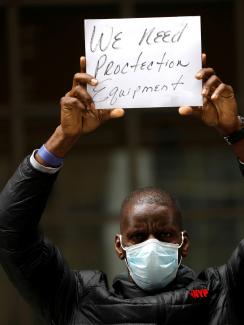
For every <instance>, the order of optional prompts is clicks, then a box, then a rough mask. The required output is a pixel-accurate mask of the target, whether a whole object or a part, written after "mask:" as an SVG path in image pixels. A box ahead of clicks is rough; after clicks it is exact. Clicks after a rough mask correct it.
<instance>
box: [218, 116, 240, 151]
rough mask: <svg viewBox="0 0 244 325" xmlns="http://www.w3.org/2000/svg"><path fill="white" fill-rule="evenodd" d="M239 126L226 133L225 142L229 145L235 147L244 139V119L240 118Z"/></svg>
mask: <svg viewBox="0 0 244 325" xmlns="http://www.w3.org/2000/svg"><path fill="white" fill-rule="evenodd" d="M238 121H239V123H238V126H237V127H236V128H234V129H232V131H231V132H228V133H227V132H226V133H225V134H223V135H224V140H225V141H226V142H227V143H228V144H229V145H234V144H236V143H238V142H240V141H241V140H243V139H244V118H243V117H241V116H238Z"/></svg>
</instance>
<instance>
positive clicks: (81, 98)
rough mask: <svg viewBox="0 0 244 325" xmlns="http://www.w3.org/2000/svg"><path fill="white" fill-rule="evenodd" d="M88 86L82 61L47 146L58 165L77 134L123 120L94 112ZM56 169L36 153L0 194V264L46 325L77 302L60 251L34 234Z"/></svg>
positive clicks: (63, 318) (65, 319)
mask: <svg viewBox="0 0 244 325" xmlns="http://www.w3.org/2000/svg"><path fill="white" fill-rule="evenodd" d="M88 83H89V84H91V85H95V84H96V80H94V79H93V78H92V77H91V76H89V75H87V74H86V73H85V58H81V72H79V73H77V74H76V75H75V76H74V79H73V86H72V89H71V90H70V92H68V93H67V94H66V95H65V97H63V98H62V100H61V123H60V125H59V126H58V127H57V128H56V130H55V131H54V133H53V135H52V136H51V137H50V139H48V140H47V142H46V144H45V146H46V149H47V150H48V151H49V153H50V154H51V155H53V157H54V158H56V161H59V160H60V158H63V157H65V155H66V154H67V153H68V152H69V151H70V150H71V148H72V147H73V146H74V144H75V142H76V141H77V140H78V138H79V136H80V135H81V134H83V133H88V132H91V131H93V130H94V129H95V128H97V127H98V126H99V125H100V124H101V123H103V122H104V121H106V120H108V119H110V118H115V117H120V116H122V115H123V110H121V109H118V110H116V109H115V110H107V111H99V110H95V107H94V104H93V102H92V99H91V97H90V96H89V95H88V93H87V91H86V85H87V84H88ZM44 158H45V157H44ZM38 163H39V164H38ZM54 167H57V166H54V165H52V163H51V164H50V161H46V160H45V159H43V156H42V155H39V153H38V151H37V152H36V153H35V154H33V155H32V157H31V158H30V156H28V157H27V158H25V160H24V161H23V162H22V163H21V164H20V166H19V167H18V169H17V171H16V172H15V174H14V175H13V176H12V178H11V179H10V180H9V182H8V183H7V185H6V186H5V188H4V189H3V191H2V193H1V195H0V263H1V264H2V266H3V268H4V269H5V271H6V273H7V274H8V276H9V278H10V280H11V281H12V282H13V284H14V285H15V286H16V287H17V289H18V290H19V292H20V293H21V294H22V295H23V296H24V297H25V299H26V300H27V301H28V302H29V303H30V304H31V305H32V306H34V307H35V308H36V309H38V310H39V311H40V312H41V314H42V316H44V318H45V319H46V321H47V322H48V323H55V324H68V323H69V320H70V319H71V317H72V310H73V307H74V304H75V301H76V285H77V283H76V277H75V274H74V273H73V272H72V271H71V270H70V268H69V267H68V265H67V264H66V263H65V261H64V259H63V257H62V255H61V254H60V253H59V251H58V249H57V248H56V247H55V246H54V245H52V243H50V242H49V241H48V240H47V239H45V238H44V237H43V235H42V234H41V233H40V231H39V229H38V224H39V221H40V218H41V215H42V213H43V211H44V209H45V206H46V203H47V200H48V197H49V193H50V191H51V189H52V186H53V183H54V182H55V179H56V176H57V170H58V169H59V168H54ZM61 311H62V312H61Z"/></svg>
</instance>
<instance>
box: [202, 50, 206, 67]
mask: <svg viewBox="0 0 244 325" xmlns="http://www.w3.org/2000/svg"><path fill="white" fill-rule="evenodd" d="M206 63H207V54H206V53H202V65H203V66H204V67H205V65H206Z"/></svg>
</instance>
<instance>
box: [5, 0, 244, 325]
mask: <svg viewBox="0 0 244 325" xmlns="http://www.w3.org/2000/svg"><path fill="white" fill-rule="evenodd" d="M182 15H200V16H201V17H202V46H203V51H205V52H206V53H207V55H208V64H209V65H211V66H213V67H214V68H215V70H216V72H217V74H218V75H219V76H221V78H222V79H223V80H224V81H225V82H226V83H229V84H231V85H233V87H234V89H235V91H236V94H237V98H238V103H239V107H240V111H242V112H243V107H244V63H243V62H244V61H243V57H244V42H243V35H244V1H243V0H150V1H149V0H123V1H122V0H5V2H4V0H0V171H1V172H0V186H1V188H2V187H3V186H4V184H5V182H6V181H7V179H8V178H9V176H10V175H11V174H12V172H13V171H14V169H15V168H16V166H17V165H18V163H19V162H20V161H21V159H22V158H23V157H24V156H25V155H26V154H28V153H30V152H31V151H32V150H33V148H38V147H39V146H40V145H41V144H42V143H43V142H44V141H45V140H46V139H47V137H48V136H49V135H50V134H51V132H52V130H53V129H54V128H55V127H56V125H57V124H58V123H59V99H60V98H61V97H62V96H63V95H64V94H65V93H66V92H67V91H68V90H69V89H70V87H71V82H72V77H73V74H74V73H75V72H77V71H78V70H79V56H80V55H82V54H84V37H83V20H84V19H87V18H121V17H153V16H182ZM243 113H244V112H243ZM145 185H156V186H160V187H162V188H166V189H168V190H170V191H172V192H174V193H175V194H176V195H177V196H178V198H179V200H180V203H181V206H182V209H183V214H184V217H185V228H186V229H187V230H188V231H189V233H190V236H191V241H192V247H191V255H190V256H189V258H187V260H186V261H185V263H186V264H188V265H189V266H191V267H193V268H194V269H195V270H196V271H200V270H201V269H203V268H206V267H207V266H210V265H219V264H222V263H224V262H225V261H226V260H227V259H228V257H229V255H230V254H231V252H232V250H233V249H234V247H235V246H236V245H237V243H238V242H239V241H240V239H241V238H242V237H243V236H244V216H243V214H244V203H243V189H244V186H243V180H242V179H241V177H240V173H239V170H238V166H237V163H236V161H235V159H234V156H233V154H232V153H231V150H230V148H229V147H228V146H227V145H226V144H224V142H223V140H222V139H221V137H220V136H219V135H218V134H217V133H216V132H215V131H214V130H212V129H210V128H207V127H205V126H203V125H202V124H201V123H200V122H198V121H196V120H194V119H192V118H181V117H180V116H178V114H177V109H174V108H171V109H147V110H145V109H137V110H131V111H129V112H127V114H126V117H124V118H123V119H121V120H118V121H111V122H109V123H107V124H106V125H104V126H103V127H101V128H100V129H99V130H97V132H95V133H93V134H91V135H88V136H84V137H82V139H81V140H80V141H79V143H78V144H77V145H76V147H75V148H74V150H73V152H72V153H71V154H70V155H69V157H67V159H66V160H65V166H64V169H63V171H62V172H61V174H60V176H59V179H58V181H57V184H56V187H55V189H54V191H53V193H52V196H51V198H50V201H49V205H48V208H47V210H46V212H45V215H44V217H43V220H42V228H43V229H44V230H45V232H46V234H47V235H48V236H49V237H50V238H51V239H52V240H53V241H54V242H55V243H56V244H57V245H58V247H59V248H60V249H61V251H62V252H63V254H64V255H65V257H66V259H67V260H68V261H69V263H70V265H71V267H72V268H75V269H102V270H104V271H105V272H107V274H108V276H109V280H110V282H111V281H112V278H113V276H114V275H115V274H116V273H117V272H121V271H123V270H124V266H123V264H122V263H121V262H120V261H119V260H117V259H116V257H115V253H114V250H113V240H114V234H115V233H117V232H118V214H119V207H120V203H121V201H122V199H123V198H124V196H125V195H126V194H127V193H128V192H129V191H130V190H131V189H134V188H136V187H138V186H145ZM0 324H1V325H40V324H43V322H42V321H41V320H40V319H39V318H38V317H37V316H36V315H34V314H33V313H32V311H31V310H30V308H29V306H28V305H27V304H25V302H24V301H23V300H22V298H21V297H20V296H19V294H18V293H17V292H16V290H15V289H14V288H13V286H12V285H11V284H10V282H9V281H8V279H7V277H6V275H5V274H4V272H3V270H2V269H1V268H0Z"/></svg>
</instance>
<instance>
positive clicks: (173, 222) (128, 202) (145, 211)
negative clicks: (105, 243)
mask: <svg viewBox="0 0 244 325" xmlns="http://www.w3.org/2000/svg"><path fill="white" fill-rule="evenodd" d="M182 231H183V229H182V216H181V212H180V208H179V204H178V202H177V201H176V199H175V198H174V197H173V196H172V195H171V194H169V193H168V192H166V191H163V190H161V189H159V188H156V187H144V188H141V189H138V190H135V191H133V192H132V193H131V194H130V195H129V196H127V197H126V198H125V199H124V201H123V203H122V206H121V212H120V234H121V235H122V240H123V246H131V245H134V244H138V243H141V242H143V241H145V240H147V239H150V238H156V239H158V240H159V241H162V242H169V243H178V244H180V243H181V241H182V235H181V232H182ZM183 234H184V242H183V245H182V248H181V255H182V257H186V256H187V254H188V250H189V239H188V234H187V232H186V231H183ZM119 237H120V236H119V235H118V234H117V235H116V236H115V248H116V252H117V254H118V256H119V258H121V259H123V258H124V257H125V252H124V250H123V249H122V247H121V244H120V238H119Z"/></svg>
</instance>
